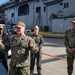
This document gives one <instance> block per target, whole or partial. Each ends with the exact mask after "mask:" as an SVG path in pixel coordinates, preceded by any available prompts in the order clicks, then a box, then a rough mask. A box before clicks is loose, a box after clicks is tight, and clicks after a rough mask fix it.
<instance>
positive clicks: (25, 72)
mask: <svg viewBox="0 0 75 75" xmlns="http://www.w3.org/2000/svg"><path fill="white" fill-rule="evenodd" d="M9 75H30V67H29V66H25V67H14V66H12V65H11V66H10V71H9Z"/></svg>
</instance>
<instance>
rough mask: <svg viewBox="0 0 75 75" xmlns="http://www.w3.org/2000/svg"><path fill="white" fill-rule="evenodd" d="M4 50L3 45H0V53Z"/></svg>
mask: <svg viewBox="0 0 75 75" xmlns="http://www.w3.org/2000/svg"><path fill="white" fill-rule="evenodd" d="M4 50H5V46H4V44H0V52H3V51H4Z"/></svg>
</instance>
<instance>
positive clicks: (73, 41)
mask: <svg viewBox="0 0 75 75" xmlns="http://www.w3.org/2000/svg"><path fill="white" fill-rule="evenodd" d="M65 47H66V48H75V31H74V30H73V29H72V28H71V29H69V30H67V31H66V34H65Z"/></svg>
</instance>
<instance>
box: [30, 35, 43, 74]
mask: <svg viewBox="0 0 75 75" xmlns="http://www.w3.org/2000/svg"><path fill="white" fill-rule="evenodd" d="M32 38H33V39H34V40H35V42H36V44H37V46H38V48H39V50H38V52H37V53H35V54H34V53H32V52H31V64H30V70H31V72H33V71H34V65H35V59H37V71H38V73H40V72H41V55H42V54H41V48H42V46H43V44H44V39H43V37H42V36H41V35H35V34H34V35H32ZM39 75H40V74H39Z"/></svg>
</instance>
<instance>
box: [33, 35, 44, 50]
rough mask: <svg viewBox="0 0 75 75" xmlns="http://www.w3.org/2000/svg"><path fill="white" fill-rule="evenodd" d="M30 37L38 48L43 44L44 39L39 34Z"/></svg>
mask: <svg viewBox="0 0 75 75" xmlns="http://www.w3.org/2000/svg"><path fill="white" fill-rule="evenodd" d="M32 38H33V39H34V40H35V43H36V44H37V46H38V48H39V49H41V48H42V46H43V44H44V39H43V37H42V36H41V35H35V34H33V35H32Z"/></svg>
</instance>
